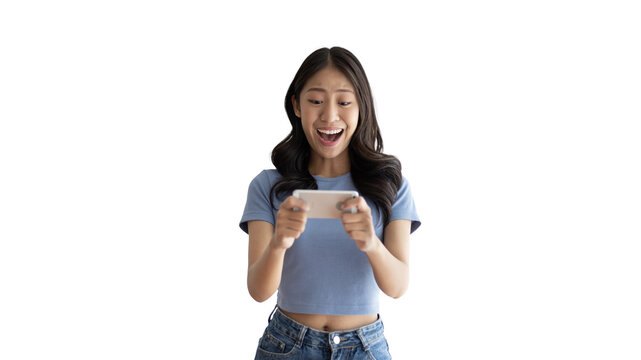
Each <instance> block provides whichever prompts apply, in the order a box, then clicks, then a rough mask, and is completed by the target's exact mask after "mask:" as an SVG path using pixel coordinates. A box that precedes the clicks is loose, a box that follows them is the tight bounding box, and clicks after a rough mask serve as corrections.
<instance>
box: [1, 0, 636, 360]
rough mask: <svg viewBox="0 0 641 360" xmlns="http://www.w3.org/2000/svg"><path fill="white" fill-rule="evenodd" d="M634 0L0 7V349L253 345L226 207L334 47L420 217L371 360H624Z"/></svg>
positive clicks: (240, 259) (242, 349)
mask: <svg viewBox="0 0 641 360" xmlns="http://www.w3.org/2000/svg"><path fill="white" fill-rule="evenodd" d="M633 3H634V2H633V1H627V2H626V1H536V2H535V1H531V2H524V1H483V2H481V1H439V2H427V3H425V4H423V5H422V6H421V7H419V6H417V5H415V4H412V3H404V2H400V1H394V2H390V3H389V4H387V5H378V4H375V3H374V2H366V1H361V2H351V1H323V2H315V3H308V2H302V1H301V2H299V1H287V2H280V3H279V5H276V4H274V3H273V2H269V1H264V2H247V1H238V2H235V3H234V5H217V4H214V2H207V1H200V2H197V1H109V2H106V1H103V2H86V1H57V2H49V1H40V2H37V1H4V2H2V4H1V5H0V120H1V123H0V124H1V125H0V358H2V359H250V358H253V354H254V351H255V347H256V344H257V341H258V338H259V336H260V335H261V333H262V331H263V329H264V327H265V325H266V323H267V316H268V315H269V312H270V311H271V309H272V308H273V306H274V303H275V297H273V298H272V299H270V300H268V301H267V302H265V303H262V304H258V303H255V302H254V301H253V300H251V298H250V296H249V295H248V293H247V290H246V286H245V276H246V262H247V238H246V235H245V234H244V233H243V232H242V231H241V230H240V229H239V227H238V220H239V219H240V216H241V213H242V210H243V207H244V202H245V196H246V191H247V186H248V185H249V182H250V181H251V179H252V178H253V177H254V176H255V175H256V174H258V173H259V172H260V171H261V170H262V169H265V168H271V167H272V165H271V162H270V153H271V150H272V148H273V147H274V145H276V143H277V142H279V141H280V140H281V139H282V138H283V137H284V136H285V135H286V133H287V132H288V131H289V130H288V129H289V123H288V121H287V118H286V115H285V111H284V108H283V100H284V95H285V91H286V90H287V87H288V85H289V83H290V81H291V79H292V78H293V76H294V73H295V72H296V70H297V69H298V67H299V66H300V64H301V62H302V61H303V59H304V58H305V57H306V56H307V55H308V54H309V53H311V52H312V51H313V50H315V49H317V48H320V47H325V46H330V47H331V46H334V45H338V46H343V47H345V48H347V49H349V50H351V51H352V52H354V53H355V54H356V56H357V57H359V59H360V60H361V61H362V63H363V65H364V67H365V70H366V71H367V74H368V76H369V79H370V82H371V85H372V88H373V91H374V96H375V100H376V106H377V111H378V116H379V122H380V126H381V129H382V134H383V138H384V140H385V150H386V152H387V153H390V154H393V155H396V156H397V157H399V158H400V159H401V161H402V163H403V171H404V175H405V176H406V177H407V178H408V179H409V180H410V182H411V184H412V188H413V192H414V197H415V201H416V203H417V206H418V210H419V212H420V216H421V219H422V220H423V225H422V227H421V228H420V229H419V230H418V231H417V232H416V233H414V235H412V239H411V241H412V258H411V274H412V275H411V284H410V289H409V291H408V292H407V293H406V294H405V295H404V296H403V297H402V298H401V299H399V300H389V299H386V298H383V299H382V300H383V303H382V309H381V312H382V316H383V319H384V321H385V325H386V333H387V337H388V341H389V343H390V347H391V350H392V353H393V355H394V357H395V358H396V359H489V358H491V359H542V358H543V359H639V358H641V346H640V345H639V339H641V307H640V306H639V304H641V289H640V287H641V262H640V261H639V258H640V256H641V252H640V250H639V249H640V241H641V225H640V222H641V221H640V219H641V205H640V204H641V191H640V187H639V184H641V170H640V165H641V156H640V154H641V146H640V140H639V139H640V137H641V132H640V131H639V122H640V121H641V110H640V109H641V107H640V105H641V104H640V99H641V85H640V84H641V71H640V68H641V67H640V66H639V64H641V51H640V44H641V36H640V34H641V26H640V23H641V22H640V21H639V19H640V18H641V13H640V12H639V11H638V10H637V9H636V8H634V6H633ZM337 276H340V274H337Z"/></svg>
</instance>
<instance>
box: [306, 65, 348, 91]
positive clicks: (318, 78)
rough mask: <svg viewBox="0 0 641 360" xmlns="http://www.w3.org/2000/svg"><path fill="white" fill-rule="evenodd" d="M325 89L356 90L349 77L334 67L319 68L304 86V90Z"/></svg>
mask: <svg viewBox="0 0 641 360" xmlns="http://www.w3.org/2000/svg"><path fill="white" fill-rule="evenodd" d="M312 88H315V89H323V90H327V91H330V92H335V91H338V90H351V91H352V92H353V91H354V86H353V85H352V83H351V82H350V81H349V80H348V79H347V77H346V76H345V75H344V74H343V73H342V72H340V70H338V69H336V68H334V67H331V66H330V67H326V68H324V69H321V70H319V71H318V72H316V74H314V75H312V77H310V78H309V80H307V82H306V83H305V86H304V87H303V92H305V91H307V90H308V89H312Z"/></svg>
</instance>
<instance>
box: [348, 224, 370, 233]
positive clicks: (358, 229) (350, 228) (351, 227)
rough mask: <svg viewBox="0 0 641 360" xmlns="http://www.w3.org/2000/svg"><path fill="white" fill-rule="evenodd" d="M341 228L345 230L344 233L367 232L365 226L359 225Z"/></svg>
mask: <svg viewBox="0 0 641 360" xmlns="http://www.w3.org/2000/svg"><path fill="white" fill-rule="evenodd" d="M343 228H344V229H345V232H351V231H367V226H365V225H364V224H361V223H353V224H345V225H344V226H343Z"/></svg>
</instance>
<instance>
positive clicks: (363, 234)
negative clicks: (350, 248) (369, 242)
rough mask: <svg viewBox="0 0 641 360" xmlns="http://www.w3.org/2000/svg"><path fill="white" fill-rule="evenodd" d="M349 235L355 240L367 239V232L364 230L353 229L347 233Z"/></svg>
mask: <svg viewBox="0 0 641 360" xmlns="http://www.w3.org/2000/svg"><path fill="white" fill-rule="evenodd" d="M347 234H348V235H349V237H350V238H351V239H353V240H356V241H365V240H366V239H367V233H366V232H365V231H359V230H354V231H350V232H348V233H347Z"/></svg>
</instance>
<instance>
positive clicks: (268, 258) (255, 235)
mask: <svg viewBox="0 0 641 360" xmlns="http://www.w3.org/2000/svg"><path fill="white" fill-rule="evenodd" d="M294 207H297V208H299V209H300V210H297V211H294V210H293V208H294ZM306 210H307V204H305V202H304V201H302V200H300V199H297V198H295V197H293V196H290V197H289V198H287V199H286V200H285V201H284V202H283V203H282V205H281V206H280V208H279V210H278V213H277V214H276V227H275V228H274V226H273V225H272V224H270V223H268V222H266V221H261V220H255V221H249V222H248V224H247V225H248V230H249V259H248V266H247V289H248V290H249V294H250V295H251V297H252V298H254V300H256V301H258V302H263V301H265V300H267V299H269V298H270V297H271V296H272V295H273V294H274V292H275V291H276V290H277V289H278V286H279V285H280V279H281V274H282V272H283V260H284V258H285V251H286V250H287V249H289V248H290V247H291V246H292V245H293V244H294V240H295V239H297V238H298V237H299V236H300V234H302V233H303V231H304V230H305V224H306V223H307V211H306Z"/></svg>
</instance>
